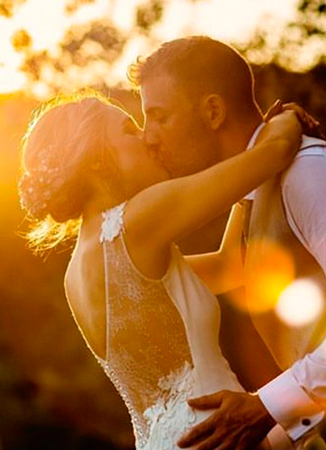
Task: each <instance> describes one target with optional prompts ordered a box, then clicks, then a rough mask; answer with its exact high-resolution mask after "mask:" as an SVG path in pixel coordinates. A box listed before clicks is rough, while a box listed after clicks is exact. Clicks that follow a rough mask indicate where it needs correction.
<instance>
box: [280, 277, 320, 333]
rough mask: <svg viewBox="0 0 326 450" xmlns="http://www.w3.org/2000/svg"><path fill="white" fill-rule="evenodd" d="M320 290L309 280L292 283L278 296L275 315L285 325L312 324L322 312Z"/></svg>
mask: <svg viewBox="0 0 326 450" xmlns="http://www.w3.org/2000/svg"><path fill="white" fill-rule="evenodd" d="M323 307H324V302H323V294H322V291H321V289H320V288H319V287H318V286H317V284H316V283H314V282H313V281H311V280H309V279H304V278H303V279H299V280H295V281H293V282H292V283H291V284H290V285H289V286H287V287H286V288H285V289H284V290H283V291H282V292H281V294H280V296H279V299H278V302H277V305H276V313H277V315H278V316H279V318H280V319H281V320H282V321H283V322H285V323H286V324H287V325H290V326H294V327H300V326H304V325H308V324H309V323H312V322H314V321H315V320H316V319H317V317H318V316H320V314H321V313H322V311H323Z"/></svg>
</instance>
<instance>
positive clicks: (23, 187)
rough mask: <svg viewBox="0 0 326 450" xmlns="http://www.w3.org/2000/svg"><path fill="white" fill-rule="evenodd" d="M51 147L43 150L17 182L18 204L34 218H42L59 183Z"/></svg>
mask: <svg viewBox="0 0 326 450" xmlns="http://www.w3.org/2000/svg"><path fill="white" fill-rule="evenodd" d="M53 148H54V146H53V145H49V146H48V147H46V148H44V149H43V150H42V151H41V152H40V154H39V157H38V161H37V162H36V164H35V166H34V167H32V168H31V169H29V170H28V171H26V172H25V173H24V174H23V176H22V177H21V179H20V182H19V193H20V204H21V207H22V208H23V209H25V210H27V211H28V212H29V213H30V214H31V215H32V216H34V217H36V218H44V217H45V216H46V211H47V207H48V203H49V201H50V200H51V198H52V196H53V193H54V192H55V191H57V189H58V185H59V184H60V183H59V178H60V177H59V176H58V175H59V172H60V169H59V167H58V160H57V158H56V157H55V154H54V152H53Z"/></svg>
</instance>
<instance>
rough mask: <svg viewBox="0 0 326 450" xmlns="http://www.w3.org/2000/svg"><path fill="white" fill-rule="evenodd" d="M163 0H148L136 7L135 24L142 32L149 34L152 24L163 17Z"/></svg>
mask: <svg viewBox="0 0 326 450" xmlns="http://www.w3.org/2000/svg"><path fill="white" fill-rule="evenodd" d="M164 5H165V2H164V1H162V0H150V1H149V2H148V4H142V5H140V6H138V7H137V9H136V15H135V16H136V26H137V28H138V30H140V31H141V32H142V33H144V34H149V33H150V31H151V29H152V27H153V25H155V24H156V23H157V22H159V21H160V20H161V19H162V17H163V12H164Z"/></svg>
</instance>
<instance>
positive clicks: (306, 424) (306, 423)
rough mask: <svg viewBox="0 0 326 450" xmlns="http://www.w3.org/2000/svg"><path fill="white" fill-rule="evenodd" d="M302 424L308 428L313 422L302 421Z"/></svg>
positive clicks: (308, 420)
mask: <svg viewBox="0 0 326 450" xmlns="http://www.w3.org/2000/svg"><path fill="white" fill-rule="evenodd" d="M301 423H302V425H305V426H306V427H307V426H308V425H310V424H311V421H310V419H302V421H301Z"/></svg>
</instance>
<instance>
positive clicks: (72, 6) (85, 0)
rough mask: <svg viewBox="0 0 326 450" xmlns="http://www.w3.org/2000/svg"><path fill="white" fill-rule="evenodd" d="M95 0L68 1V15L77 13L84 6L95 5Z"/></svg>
mask: <svg viewBox="0 0 326 450" xmlns="http://www.w3.org/2000/svg"><path fill="white" fill-rule="evenodd" d="M94 1H95V0H67V2H66V6H65V12H66V14H73V13H75V12H76V11H77V10H78V9H79V8H80V7H81V6H82V5H85V4H89V3H94Z"/></svg>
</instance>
